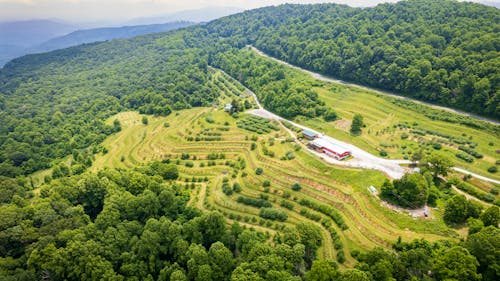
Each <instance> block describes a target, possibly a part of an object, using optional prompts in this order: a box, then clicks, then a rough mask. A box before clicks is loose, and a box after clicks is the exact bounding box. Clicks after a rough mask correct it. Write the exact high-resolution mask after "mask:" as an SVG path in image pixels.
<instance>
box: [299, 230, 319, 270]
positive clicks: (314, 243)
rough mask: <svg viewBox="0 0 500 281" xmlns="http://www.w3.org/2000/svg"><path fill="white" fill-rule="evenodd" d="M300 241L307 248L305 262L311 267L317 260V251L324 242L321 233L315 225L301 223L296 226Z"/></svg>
mask: <svg viewBox="0 0 500 281" xmlns="http://www.w3.org/2000/svg"><path fill="white" fill-rule="evenodd" d="M296 229H297V232H298V234H299V237H300V241H301V243H302V244H304V246H305V257H304V259H305V261H306V264H307V265H308V266H309V267H310V266H311V265H312V262H313V260H314V259H315V258H316V251H317V250H318V248H319V247H320V246H321V243H322V242H323V240H322V238H321V233H320V231H319V229H318V227H316V226H315V225H313V224H311V223H299V224H297V226H296Z"/></svg>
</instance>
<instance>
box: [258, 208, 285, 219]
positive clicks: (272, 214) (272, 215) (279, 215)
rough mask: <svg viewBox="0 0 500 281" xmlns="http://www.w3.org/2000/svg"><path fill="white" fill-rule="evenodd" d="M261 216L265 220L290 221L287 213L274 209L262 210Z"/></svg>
mask: <svg viewBox="0 0 500 281" xmlns="http://www.w3.org/2000/svg"><path fill="white" fill-rule="evenodd" d="M259 216H260V217H261V218H264V219H270V220H277V221H286V220H287V219H288V214H287V213H286V212H284V211H280V210H276V209H273V208H261V209H260V213H259Z"/></svg>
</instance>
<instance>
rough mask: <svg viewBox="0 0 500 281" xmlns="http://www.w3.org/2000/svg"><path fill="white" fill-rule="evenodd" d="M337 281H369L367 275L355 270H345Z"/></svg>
mask: <svg viewBox="0 0 500 281" xmlns="http://www.w3.org/2000/svg"><path fill="white" fill-rule="evenodd" d="M337 280H338V281H369V280H370V277H368V275H367V274H366V273H365V272H363V271H361V270H357V269H347V270H345V271H343V272H342V274H340V278H339V279H337Z"/></svg>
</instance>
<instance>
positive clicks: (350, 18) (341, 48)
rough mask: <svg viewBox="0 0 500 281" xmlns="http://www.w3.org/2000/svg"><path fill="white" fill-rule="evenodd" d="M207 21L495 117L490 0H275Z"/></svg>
mask: <svg viewBox="0 0 500 281" xmlns="http://www.w3.org/2000/svg"><path fill="white" fill-rule="evenodd" d="M207 28H208V30H209V32H211V33H216V34H218V35H219V36H223V37H230V38H233V39H234V40H235V42H236V43H237V44H238V45H239V46H240V47H241V46H243V45H244V44H252V45H254V46H256V47H257V48H259V49H260V50H262V51H264V52H266V53H268V54H270V55H272V56H275V57H277V58H280V59H282V60H285V61H287V62H289V63H292V64H295V65H298V66H301V67H304V68H306V69H310V70H314V71H318V72H321V73H324V74H328V75H331V76H333V77H338V78H342V79H346V80H349V81H354V82H356V83H360V84H366V85H370V86H374V87H378V88H381V89H387V90H391V91H394V92H396V93H400V94H405V95H408V96H410V97H414V98H417V99H420V100H424V101H429V102H432V103H438V104H443V105H447V106H451V107H455V108H460V109H463V110H466V111H470V112H475V113H477V114H480V115H486V116H491V117H495V118H499V117H500V108H499V103H500V93H499V89H500V76H499V72H498V69H499V68H500V56H499V54H498V52H499V51H500V11H499V10H498V9H496V8H492V7H486V6H483V5H479V4H473V3H459V2H456V1H435V0H412V1H402V2H399V3H397V4H383V5H378V6H376V7H374V8H366V9H360V8H350V7H348V6H340V5H335V4H322V5H282V6H278V7H269V8H262V9H258V10H252V11H247V12H244V13H243V14H238V15H234V16H230V17H226V18H223V19H221V20H217V21H214V22H212V23H210V24H209V25H208V27H207Z"/></svg>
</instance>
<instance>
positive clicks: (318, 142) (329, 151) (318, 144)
mask: <svg viewBox="0 0 500 281" xmlns="http://www.w3.org/2000/svg"><path fill="white" fill-rule="evenodd" d="M309 145H310V146H311V147H312V148H313V149H316V150H317V151H320V152H323V153H325V154H326V155H328V156H331V157H333V158H335V159H337V160H343V159H345V158H347V157H349V156H351V152H350V151H349V150H347V149H345V148H343V147H342V146H339V145H335V144H333V143H331V142H329V141H328V140H326V139H324V138H317V139H315V140H313V141H311V142H310V143H309Z"/></svg>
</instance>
